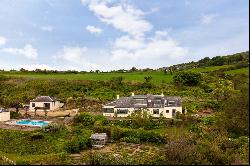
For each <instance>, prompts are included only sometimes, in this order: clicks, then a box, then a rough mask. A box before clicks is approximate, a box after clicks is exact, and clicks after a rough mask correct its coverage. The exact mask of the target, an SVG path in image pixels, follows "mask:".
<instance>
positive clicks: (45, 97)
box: [31, 96, 57, 102]
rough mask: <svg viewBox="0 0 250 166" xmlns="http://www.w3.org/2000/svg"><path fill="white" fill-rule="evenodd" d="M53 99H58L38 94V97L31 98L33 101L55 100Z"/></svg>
mask: <svg viewBox="0 0 250 166" xmlns="http://www.w3.org/2000/svg"><path fill="white" fill-rule="evenodd" d="M53 101H57V99H56V98H54V97H50V96H38V97H37V98H35V99H33V100H31V102H53Z"/></svg>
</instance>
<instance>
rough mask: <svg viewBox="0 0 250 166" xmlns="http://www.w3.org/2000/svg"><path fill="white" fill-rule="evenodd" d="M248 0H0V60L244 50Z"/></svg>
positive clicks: (83, 60) (115, 63)
mask: <svg viewBox="0 0 250 166" xmlns="http://www.w3.org/2000/svg"><path fill="white" fill-rule="evenodd" d="M248 6H249V1H248V0H237V1H235V0H202V1H200V0H178V1H177V0H0V25H1V26H0V68H1V69H5V70H10V69H20V68H22V67H23V68H26V69H28V70H33V69H36V68H41V69H44V68H46V69H52V70H54V69H55V70H79V71H80V70H86V71H90V70H96V69H99V70H102V71H109V70H114V69H130V68H131V67H133V66H135V67H137V68H148V67H149V68H154V69H155V68H159V67H164V66H170V65H173V64H178V63H183V62H190V61H197V60H199V59H201V58H203V57H206V56H208V57H214V56H217V55H227V54H233V53H237V52H242V51H247V50H249V8H248Z"/></svg>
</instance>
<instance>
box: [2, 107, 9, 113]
mask: <svg viewBox="0 0 250 166" xmlns="http://www.w3.org/2000/svg"><path fill="white" fill-rule="evenodd" d="M2 112H9V111H8V110H6V109H4V108H0V113H2Z"/></svg>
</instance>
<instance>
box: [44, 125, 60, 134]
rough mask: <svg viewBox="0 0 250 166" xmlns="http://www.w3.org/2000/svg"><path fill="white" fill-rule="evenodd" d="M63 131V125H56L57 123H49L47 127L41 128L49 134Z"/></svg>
mask: <svg viewBox="0 0 250 166" xmlns="http://www.w3.org/2000/svg"><path fill="white" fill-rule="evenodd" d="M63 129H64V126H63V125H60V124H57V123H50V124H49V125H47V126H44V127H43V130H44V131H45V132H51V133H57V132H60V131H62V130H63Z"/></svg>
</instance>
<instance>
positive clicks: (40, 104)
mask: <svg viewBox="0 0 250 166" xmlns="http://www.w3.org/2000/svg"><path fill="white" fill-rule="evenodd" d="M32 103H35V107H44V103H50V110H56V109H59V108H60V107H62V106H63V105H64V104H63V103H60V101H56V102H30V110H31V111H35V107H32ZM38 111H39V110H38ZM42 111H43V110H42Z"/></svg>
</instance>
